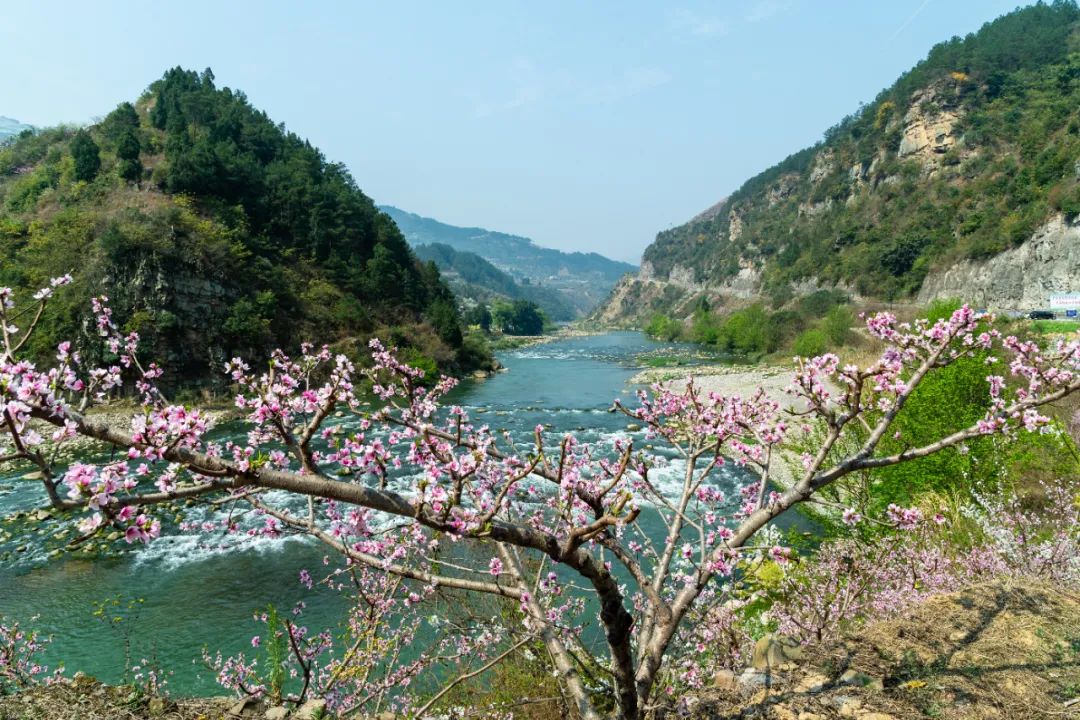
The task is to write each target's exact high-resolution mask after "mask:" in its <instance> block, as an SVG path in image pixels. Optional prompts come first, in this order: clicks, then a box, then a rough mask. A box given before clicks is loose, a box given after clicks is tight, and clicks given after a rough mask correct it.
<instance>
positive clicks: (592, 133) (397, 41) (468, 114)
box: [0, 0, 1017, 261]
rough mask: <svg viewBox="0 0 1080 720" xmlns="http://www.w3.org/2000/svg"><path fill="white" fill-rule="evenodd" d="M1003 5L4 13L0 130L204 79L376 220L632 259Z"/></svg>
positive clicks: (281, 5) (134, 6)
mask: <svg viewBox="0 0 1080 720" xmlns="http://www.w3.org/2000/svg"><path fill="white" fill-rule="evenodd" d="M1016 4H1017V3H1016V0H1002V1H999V0H887V1H886V0H874V1H871V0H865V1H861V2H856V1H854V0H850V1H842V0H816V1H811V0H790V1H784V0H748V1H746V2H735V1H734V0H733V1H730V2H685V3H682V2H666V3H660V2H652V3H645V2H630V1H623V2H577V1H572V0H570V1H566V2H562V1H558V0H544V1H543V2H520V3H518V2H492V3H484V2H448V1H445V0H444V1H442V2H425V3H421V2H359V1H357V2H344V1H343V2H315V1H311V2H303V3H302V2H271V1H269V0H267V1H265V2H242V1H239V0H235V1H231V0H216V1H214V2H203V1H201V0H187V1H186V2H182V3H180V2H176V3H162V2H145V0H140V2H119V1H115V2H111V1H109V0H95V1H94V2H85V1H83V0H80V1H79V2H66V3H61V2H48V1H46V0H36V1H35V2H14V1H11V2H7V1H6V2H4V3H2V5H0V57H2V58H3V62H4V64H5V66H6V68H5V70H4V71H3V72H0V115H8V116H11V117H14V118H17V119H19V120H22V121H24V122H30V123H33V124H35V125H49V124H55V123H58V122H76V123H81V122H87V121H90V120H91V119H93V118H95V117H100V116H103V115H104V114H105V113H107V112H108V111H109V110H110V109H111V108H112V107H114V106H115V105H116V104H117V103H118V102H120V101H122V100H127V99H133V98H135V97H137V96H138V94H139V93H140V92H141V91H142V90H143V89H144V88H145V87H146V86H147V85H148V84H149V83H150V82H152V81H153V80H155V79H156V78H158V77H160V76H161V74H162V73H163V72H164V70H165V69H166V68H167V67H170V66H173V65H182V66H184V67H189V68H194V69H197V70H201V69H202V68H205V67H208V66H209V67H212V68H213V70H214V73H215V75H216V77H217V80H218V83H219V84H221V85H226V86H229V87H233V88H237V89H241V90H243V91H244V92H246V93H247V95H248V97H249V99H250V100H251V102H252V103H253V104H254V105H255V106H256V107H259V108H262V109H265V110H266V111H267V112H268V113H269V114H270V116H271V117H272V118H274V119H275V120H277V121H279V122H284V123H285V124H286V125H287V126H288V128H289V129H291V130H293V131H295V132H297V133H299V134H300V135H302V136H304V137H307V138H308V139H310V140H311V141H312V142H313V143H314V144H315V145H317V146H319V147H321V148H322V149H323V151H324V152H325V153H326V155H327V157H328V158H330V159H331V160H337V161H342V162H344V163H345V164H346V165H347V166H348V167H349V168H350V170H351V171H352V173H353V175H354V176H355V178H356V180H357V182H358V183H359V185H360V187H361V188H363V190H364V191H365V192H366V193H368V194H369V195H370V196H372V197H373V198H374V199H375V200H376V202H379V203H387V204H393V205H398V206H400V207H402V208H404V209H406V210H410V211H413V212H417V213H420V214H422V215H428V216H431V217H435V218H438V219H440V220H443V221H445V222H449V223H453V224H457V225H478V226H482V227H487V228H491V229H495V230H502V231H506V232H512V233H516V234H520V235H526V236H529V237H532V238H533V239H535V240H536V241H537V242H538V243H540V244H542V245H547V246H551V247H558V248H562V249H568V250H569V249H575V250H596V251H599V252H602V253H605V254H607V255H610V256H613V257H617V258H619V259H624V260H631V261H636V260H637V259H638V258H639V257H640V254H641V251H642V250H643V249H644V248H645V246H646V245H647V244H648V243H649V242H650V241H651V240H652V238H653V237H654V236H655V234H656V232H657V231H659V230H662V229H664V228H667V227H670V226H672V225H677V224H680V223H682V222H684V221H685V220H687V219H688V218H690V217H691V216H693V215H694V214H696V213H697V212H699V211H701V210H703V209H704V208H706V207H708V206H709V205H711V204H713V203H714V202H716V201H717V200H719V199H720V198H721V197H723V196H724V195H726V194H728V193H729V192H731V191H732V190H734V189H735V188H737V187H738V186H739V185H740V184H741V183H742V182H743V181H744V180H745V179H746V178H748V177H750V176H751V175H753V174H754V173H756V172H758V171H760V170H763V169H764V168H766V167H768V166H769V165H771V164H773V163H774V162H776V161H778V160H780V159H782V158H783V157H785V156H786V155H788V154H790V153H791V152H794V151H796V150H798V149H800V148H802V147H804V146H806V145H808V144H811V143H813V142H815V141H816V140H817V139H818V138H820V137H821V134H822V132H823V131H824V130H825V129H826V128H827V127H829V126H830V125H833V124H834V123H836V122H837V121H838V120H839V119H840V118H842V117H843V116H844V115H846V114H848V113H850V112H852V111H854V110H855V109H856V108H857V107H858V104H859V102H861V101H869V100H871V99H872V98H873V97H874V95H876V94H877V92H878V91H879V90H880V89H882V88H883V87H885V86H886V85H888V84H890V83H891V82H892V81H893V80H894V79H895V78H896V77H897V76H898V75H899V74H900V73H901V72H903V71H904V70H906V69H907V68H909V67H910V66H911V65H913V64H914V63H916V62H917V61H918V60H919V59H921V58H922V57H924V56H925V55H926V52H927V51H928V50H929V49H930V47H931V46H932V45H933V44H934V43H936V42H938V41H940V40H944V39H946V38H948V37H950V36H952V35H963V34H966V33H968V32H971V31H973V30H976V29H978V27H979V26H980V25H981V24H982V23H983V22H986V21H987V20H991V19H993V18H995V17H997V16H998V15H1001V14H1003V13H1005V12H1008V11H1009V10H1011V9H1012V8H1013V7H1015V6H1016Z"/></svg>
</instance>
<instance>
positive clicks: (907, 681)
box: [698, 583, 1080, 720]
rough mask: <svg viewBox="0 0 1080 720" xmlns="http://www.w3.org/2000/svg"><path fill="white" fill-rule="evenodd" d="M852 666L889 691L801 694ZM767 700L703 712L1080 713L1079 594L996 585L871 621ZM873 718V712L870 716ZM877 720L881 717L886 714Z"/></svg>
mask: <svg viewBox="0 0 1080 720" xmlns="http://www.w3.org/2000/svg"><path fill="white" fill-rule="evenodd" d="M847 670H855V671H857V672H859V673H864V674H865V675H867V676H870V677H873V678H879V679H881V680H882V681H883V684H884V689H882V690H873V689H870V688H853V687H837V686H835V685H833V686H830V687H828V688H826V689H825V690H824V691H822V692H820V693H807V692H795V691H794V690H792V688H794V687H795V686H797V685H798V683H799V681H800V680H802V679H803V678H805V677H807V676H808V675H810V674H822V675H824V676H827V677H829V678H831V679H833V681H835V680H836V678H838V677H839V676H840V675H841V674H843V673H844V672H845V671H847ZM776 681H777V682H776V684H775V685H774V687H773V689H772V690H771V692H769V693H768V695H767V696H765V697H761V696H759V697H756V698H750V699H749V700H750V701H749V702H748V698H746V697H734V696H731V695H727V696H724V695H719V696H718V697H716V698H714V699H712V701H711V702H709V703H706V704H704V705H703V707H702V708H701V709H700V711H699V715H698V717H700V718H786V717H788V716H789V715H788V714H787V713H788V711H790V712H791V713H793V714H792V715H790V717H792V718H798V717H799V714H800V713H813V714H816V716H817V717H820V718H834V717H841V714H840V711H839V708H840V707H841V706H842V705H843V703H844V702H845V700H847V699H850V698H853V699H854V700H855V701H856V702H857V703H858V704H860V705H861V707H860V709H859V710H858V713H857V714H856V715H855V716H858V715H862V714H866V713H872V712H877V713H883V714H884V715H885V716H886V717H891V718H895V719H896V720H906V719H907V718H924V717H925V718H941V719H942V720H1047V719H1049V718H1056V717H1066V718H1067V717H1077V718H1080V703H1078V704H1073V705H1067V704H1066V703H1067V702H1068V701H1069V700H1071V699H1074V698H1076V697H1077V696H1080V594H1078V593H1076V592H1075V591H1073V590H1067V589H1063V588H1060V587H1055V586H1051V585H1039V584H1012V585H1010V584H1005V583H993V584H985V585H979V586H975V587H972V588H970V589H968V590H965V591H963V592H959V593H952V594H948V595H942V596H939V597H936V598H932V599H931V600H929V601H927V602H925V603H923V604H921V605H920V606H918V607H917V608H914V609H913V610H912V612H911V613H910V614H909V615H908V616H906V617H905V618H903V619H899V620H894V621H890V622H882V623H876V624H871V625H869V626H867V627H865V628H863V629H862V630H860V631H859V632H858V633H857V634H855V635H854V636H852V637H849V638H848V639H846V640H845V641H843V642H841V643H837V644H834V645H832V646H829V647H825V648H820V649H818V651H817V652H813V653H812V656H811V662H810V663H808V664H807V665H806V666H803V667H800V668H798V669H797V670H796V671H794V672H793V673H792V674H791V676H789V677H777V678H776ZM871 717H872V716H871ZM881 720H884V718H882V719H881Z"/></svg>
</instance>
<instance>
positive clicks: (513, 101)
mask: <svg viewBox="0 0 1080 720" xmlns="http://www.w3.org/2000/svg"><path fill="white" fill-rule="evenodd" d="M543 97H544V89H543V88H542V87H540V86H539V85H522V86H520V87H518V88H517V89H516V90H515V91H514V93H513V95H511V96H510V97H509V98H507V99H505V100H498V101H490V102H487V101H485V102H481V103H479V104H477V106H476V110H475V114H476V117H488V116H489V115H495V114H498V113H502V112H507V111H509V110H516V109H517V108H521V107H525V106H526V105H532V104H533V103H536V102H539V101H540V100H541V99H542V98H543Z"/></svg>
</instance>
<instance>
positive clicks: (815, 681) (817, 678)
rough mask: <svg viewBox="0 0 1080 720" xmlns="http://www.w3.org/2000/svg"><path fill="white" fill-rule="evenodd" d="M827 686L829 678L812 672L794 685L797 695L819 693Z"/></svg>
mask: <svg viewBox="0 0 1080 720" xmlns="http://www.w3.org/2000/svg"><path fill="white" fill-rule="evenodd" d="M828 685H829V676H828V675H822V674H821V673H816V672H812V673H810V674H808V675H806V676H805V677H803V678H802V679H801V680H799V682H798V684H796V685H795V692H797V693H819V692H821V691H822V690H824V689H825V688H826V687H827V686H828Z"/></svg>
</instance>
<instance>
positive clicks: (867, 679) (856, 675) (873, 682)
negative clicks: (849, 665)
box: [837, 670, 885, 690]
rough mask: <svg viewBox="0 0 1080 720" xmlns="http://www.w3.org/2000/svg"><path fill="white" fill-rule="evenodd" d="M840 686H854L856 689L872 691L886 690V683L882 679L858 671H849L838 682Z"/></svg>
mask: <svg viewBox="0 0 1080 720" xmlns="http://www.w3.org/2000/svg"><path fill="white" fill-rule="evenodd" d="M837 683H838V684H840V685H854V686H855V687H864V688H870V689H871V690H884V689H885V683H884V682H883V681H882V680H881V678H876V677H871V676H870V675H867V674H866V673H861V672H859V671H858V670H848V671H847V672H845V673H844V674H843V675H841V676H840V679H839V680H838V681H837Z"/></svg>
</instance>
